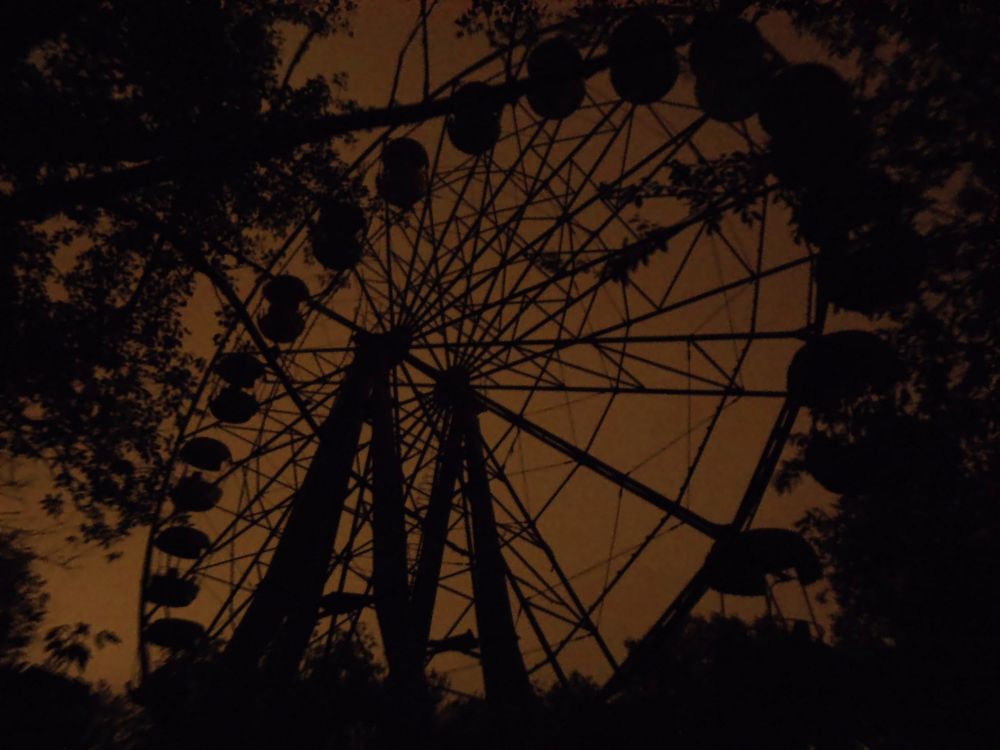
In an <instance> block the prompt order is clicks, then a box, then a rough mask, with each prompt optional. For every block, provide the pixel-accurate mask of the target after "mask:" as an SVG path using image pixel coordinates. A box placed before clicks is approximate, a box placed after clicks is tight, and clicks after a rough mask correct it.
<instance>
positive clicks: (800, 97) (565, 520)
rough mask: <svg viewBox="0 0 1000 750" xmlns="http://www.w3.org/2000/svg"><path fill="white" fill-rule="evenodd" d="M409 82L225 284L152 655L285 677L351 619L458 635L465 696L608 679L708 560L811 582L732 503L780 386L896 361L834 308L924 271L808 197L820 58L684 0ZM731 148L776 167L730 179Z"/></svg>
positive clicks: (636, 658) (806, 551) (522, 696)
mask: <svg viewBox="0 0 1000 750" xmlns="http://www.w3.org/2000/svg"><path fill="white" fill-rule="evenodd" d="M422 22H423V23H426V22H427V19H426V18H424V19H423V21H422ZM400 60H401V63H400V64H401V65H402V64H403V61H404V60H405V58H404V57H403V56H401V58H400ZM692 83H693V86H692ZM428 101H429V102H431V103H435V102H445V105H444V106H443V107H442V112H445V113H446V114H445V116H444V117H437V118H432V119H429V120H426V121H424V122H419V123H416V124H414V125H412V126H397V127H394V128H390V129H387V130H384V131H382V132H380V133H378V134H377V135H376V136H375V137H374V138H373V139H372V140H371V142H370V144H369V145H368V147H367V148H364V149H362V150H361V152H360V155H359V156H358V158H357V161H356V163H355V165H354V167H353V169H352V171H351V172H350V173H348V174H347V175H345V177H344V180H343V183H342V184H340V185H338V186H335V187H333V188H331V190H330V193H329V194H327V195H322V196H317V200H316V204H315V206H313V207H312V208H311V210H310V212H309V215H308V219H307V220H306V221H304V222H303V224H302V226H301V227H300V228H299V231H298V232H296V233H295V234H294V235H293V236H292V237H289V238H288V239H287V241H285V242H284V243H283V244H282V245H281V248H280V250H279V251H278V252H276V253H275V254H274V257H273V258H272V260H271V262H270V263H269V264H266V265H262V264H251V265H250V270H252V271H253V274H254V277H255V278H254V280H253V282H252V283H251V284H250V285H248V287H247V289H245V290H242V291H237V290H236V289H234V288H233V287H232V286H226V285H227V284H228V282H227V281H226V280H225V279H221V280H219V284H220V286H222V287H225V290H226V291H225V296H226V299H227V303H228V305H229V306H230V308H231V312H233V313H234V314H233V316H232V319H233V321H234V322H233V323H232V325H231V326H230V328H229V330H228V332H227V333H226V335H225V336H224V337H223V339H222V342H221V344H220V347H219V350H218V352H217V354H216V356H215V357H214V359H213V361H212V363H211V365H210V367H209V368H208V371H207V372H206V375H205V378H204V381H203V383H202V387H201V389H200V392H199V396H198V398H197V399H196V402H195V403H194V404H192V408H191V412H190V415H189V418H188V419H187V421H186V422H185V425H184V428H183V431H182V435H181V436H180V437H179V439H178V442H177V446H178V447H177V453H176V462H175V463H176V470H175V475H174V476H173V478H172V482H171V485H170V486H169V487H167V488H166V489H165V493H164V495H165V499H164V502H163V503H162V507H161V512H160V517H159V521H158V522H157V523H156V525H155V527H154V528H153V530H152V533H151V535H150V541H149V547H148V552H147V557H146V565H145V570H144V574H143V576H144V580H143V591H144V601H143V605H142V612H141V618H140V619H141V628H142V643H141V657H142V658H141V661H142V665H143V670H144V674H149V673H151V672H153V671H155V669H156V667H157V664H158V663H159V662H160V661H161V660H162V659H163V658H164V657H165V656H168V655H170V654H172V653H176V652H178V651H181V652H183V651H190V650H193V649H195V650H196V649H210V650H213V651H214V652H217V653H219V655H220V658H221V660H222V661H223V662H224V663H225V664H228V665H229V666H230V667H231V668H232V669H234V670H237V671H238V670H241V669H250V668H260V667H262V666H263V667H264V668H267V669H270V670H274V671H275V672H277V673H284V674H294V673H295V672H296V671H297V670H298V669H299V667H300V664H301V662H302V660H303V658H304V656H305V655H306V654H307V653H308V652H310V651H313V652H314V651H315V650H317V649H322V648H324V645H328V644H330V643H331V642H332V640H333V639H334V638H336V637H344V636H343V634H344V633H347V634H349V635H348V636H347V637H350V634H355V633H356V632H357V631H358V629H359V628H360V627H364V626H366V627H368V628H371V629H373V630H374V631H376V632H377V634H378V642H379V644H380V646H379V648H380V652H381V654H382V655H383V656H384V659H385V661H386V663H387V665H388V668H389V675H390V679H391V680H392V681H394V682H396V683H397V684H400V685H404V686H407V687H411V688H417V689H419V687H420V686H421V685H422V684H424V681H425V679H426V677H425V673H426V671H427V670H428V668H430V669H434V670H436V671H444V672H448V671H449V670H461V669H463V668H465V667H467V666H469V665H474V666H478V667H479V671H480V672H481V682H476V681H472V682H471V683H469V684H468V685H464V684H463V686H459V685H458V681H457V680H456V681H453V686H458V687H462V688H463V689H465V690H468V691H477V690H480V689H482V690H483V691H484V692H485V695H486V698H487V700H488V701H490V702H491V703H496V704H517V703H520V702H523V701H525V700H527V699H528V697H529V696H530V695H531V693H532V680H533V679H535V680H540V681H545V680H565V679H567V674H568V673H569V671H570V670H572V669H580V670H582V671H587V672H589V673H591V674H592V675H594V676H596V677H597V678H598V679H600V680H602V681H603V682H604V684H605V691H606V693H608V694H611V693H614V692H615V691H616V690H618V689H620V687H621V686H622V685H624V684H625V683H626V682H627V681H628V680H629V679H630V678H631V677H632V676H633V675H634V674H635V673H636V671H637V670H638V669H639V668H640V667H641V664H642V663H643V661H644V658H643V657H644V656H645V655H646V654H648V653H649V650H650V649H655V648H657V644H659V643H661V642H662V640H663V639H664V638H667V637H669V634H670V632H671V630H672V629H673V628H674V627H675V626H676V624H677V623H679V622H681V621H682V620H683V618H684V617H686V616H687V615H688V614H689V613H690V612H691V610H692V608H693V607H694V606H695V605H696V604H697V603H698V602H699V600H700V599H701V598H702V597H703V595H704V594H705V592H706V591H707V590H708V589H710V588H711V589H714V590H716V591H718V592H719V593H720V594H723V595H737V596H755V597H762V598H764V599H766V600H767V601H768V602H769V607H770V603H772V602H774V601H775V600H774V598H773V596H774V595H773V588H774V586H775V583H777V582H781V581H789V580H793V581H798V582H799V584H801V585H802V587H803V588H802V591H803V594H804V592H805V588H804V587H805V585H807V584H810V583H813V582H815V581H816V580H818V579H819V578H820V569H819V564H818V562H817V560H816V557H815V554H814V553H813V552H812V550H811V548H810V547H809V545H808V544H806V543H805V542H804V541H803V540H802V539H801V538H800V537H798V536H797V535H795V534H794V533H793V532H790V531H785V530H779V529H750V526H751V523H752V522H753V520H754V517H755V513H756V510H757V508H758V506H759V504H760V502H761V500H762V498H763V496H764V492H765V489H766V488H767V486H768V484H769V482H770V479H771V476H772V474H773V472H774V469H775V467H776V465H777V463H778V461H779V459H780V455H781V452H782V449H783V447H784V445H785V442H786V439H787V437H788V435H789V434H790V431H791V430H792V428H793V424H794V423H795V421H796V418H797V417H798V416H799V413H800V411H801V410H802V408H803V407H805V408H809V409H822V408H823V406H824V404H825V403H826V402H828V401H829V400H831V399H833V400H836V399H843V398H850V397H853V396H855V395H857V394H861V393H866V392H871V391H873V390H879V389H882V390H885V389H887V388H890V387H891V385H892V382H893V377H894V367H893V357H892V353H891V351H888V350H887V349H886V348H885V345H884V344H882V342H881V341H880V340H879V339H877V338H875V337H874V336H872V335H870V334H867V333H862V332H857V331H850V332H840V333H836V334H827V335H824V334H823V325H824V320H825V318H826V310H827V307H828V305H830V304H834V305H837V306H839V307H843V308H847V309H852V310H860V311H863V312H865V311H869V310H870V309H872V308H873V307H877V306H878V305H880V304H884V303H887V302H889V301H891V300H893V299H896V298H898V297H899V296H900V295H905V294H906V293H907V291H908V290H909V289H910V288H911V287H912V285H913V283H914V279H915V278H917V276H918V275H919V271H920V269H919V267H916V266H914V268H912V269H911V268H908V267H905V266H901V265H900V264H899V263H895V262H894V261H892V259H887V258H885V257H881V256H878V255H877V252H878V250H879V248H873V247H872V246H871V243H868V244H867V245H866V243H865V242H864V238H865V236H867V235H866V232H867V233H870V232H872V231H874V230H872V229H871V227H870V226H869V223H870V222H868V220H867V219H865V218H864V217H860V216H859V217H857V220H856V221H855V223H854V224H853V225H847V226H839V225H838V226H837V227H836V228H835V230H834V229H832V228H831V226H830V224H831V221H830V219H829V217H826V218H824V215H823V210H822V206H823V205H824V203H823V190H824V189H827V188H829V189H834V188H830V187H829V186H835V185H836V186H841V187H840V189H842V184H843V179H846V177H844V175H845V174H846V173H847V172H849V171H850V170H851V169H852V167H851V165H852V164H854V163H856V162H857V161H858V154H859V153H860V149H861V148H862V146H861V145H860V144H861V143H862V141H863V128H860V126H859V125H858V124H857V122H858V121H857V117H856V114H855V112H854V108H853V103H852V100H851V97H850V92H849V89H848V87H847V86H846V84H844V82H843V81H842V80H841V79H840V78H839V77H838V76H837V75H836V74H835V73H833V72H832V71H831V70H829V69H827V68H825V67H822V66H820V65H814V64H810V65H788V64H787V63H786V62H785V61H784V60H783V59H782V58H781V56H780V55H779V54H778V53H777V52H776V51H775V50H774V49H773V48H772V47H771V46H770V45H769V44H768V43H767V42H766V41H765V39H764V38H763V37H762V36H761V34H760V32H759V31H758V30H757V28H756V27H755V26H754V25H753V24H752V23H750V22H749V21H746V20H743V19H742V18H738V17H734V16H732V17H726V16H707V17H699V16H696V15H693V14H692V13H689V12H687V11H684V10H683V9H681V8H680V7H679V6H678V7H673V8H672V10H670V11H669V12H667V11H664V10H661V11H652V10H648V9H647V10H644V11H635V12H630V13H622V14H621V15H618V16H616V17H615V18H613V19H611V20H609V21H606V22H605V23H601V24H583V23H580V22H567V23H563V24H561V25H559V26H557V27H554V28H551V29H547V30H544V32H543V33H542V34H541V35H540V36H539V37H538V38H537V39H536V40H533V42H532V43H531V44H513V45H512V46H511V47H510V48H509V49H503V50H500V51H499V52H497V53H495V54H493V55H490V56H487V57H486V58H484V59H483V60H482V61H480V62H479V63H477V64H476V65H474V66H471V68H470V69H469V70H467V71H466V72H464V73H463V74H461V75H459V76H458V77H456V78H455V79H453V80H450V81H448V82H447V83H446V84H445V85H443V86H441V87H440V88H439V89H438V90H437V91H431V92H430V93H429V98H428ZM753 118H759V125H758V124H757V122H758V120H756V119H753ZM751 120H752V121H751ZM736 151H742V152H744V153H747V154H750V155H755V156H756V157H758V159H757V162H756V163H759V164H765V165H767V166H768V169H767V170H762V171H759V173H754V172H753V171H752V170H751V171H747V172H746V173H744V174H742V176H741V177H740V179H741V180H742V183H741V185H740V187H739V189H733V188H732V186H731V185H727V183H726V178H727V175H725V174H722V170H723V169H724V168H727V167H729V166H731V163H730V162H728V161H726V159H725V158H722V157H724V155H725V154H727V153H732V152H736ZM699 170H700V178H701V179H702V180H703V181H704V182H705V183H706V184H712V185H715V186H716V188H717V190H716V192H715V194H713V195H710V196H708V197H707V198H705V197H703V196H702V197H701V198H700V202H699V196H698V195H696V190H695V189H694V188H691V189H690V190H688V191H687V192H685V191H683V190H681V188H680V187H679V186H681V185H682V183H683V178H684V176H685V175H691V174H692V173H694V172H698V171H699ZM712 170H716V172H713V171H712ZM373 178H374V179H373ZM824 181H825V182H824ZM820 183H822V184H820ZM788 186H791V187H792V188H794V189H795V190H797V191H799V193H802V194H805V195H807V196H808V197H810V198H811V199H812V200H813V203H812V204H810V205H807V204H806V203H805V199H804V202H803V204H802V205H800V206H795V207H794V208H795V220H796V221H797V222H798V224H799V229H800V233H801V235H803V237H804V238H805V240H808V241H807V242H806V241H803V242H802V243H800V244H795V243H793V242H791V241H790V239H789V234H790V232H789V230H788V228H787V224H788V216H787V212H786V213H785V215H784V216H782V211H781V210H780V209H779V208H778V207H776V203H775V201H774V200H773V198H774V196H775V195H776V194H777V193H778V192H779V191H780V190H782V189H785V188H786V187H788ZM817 206H819V208H817ZM838 217H839V218H840V221H841V223H843V221H844V220H843V212H838ZM806 219H808V221H806ZM824 222H825V223H824ZM866 222H868V223H866ZM831 235H833V236H834V240H830V239H829V238H830V236H831ZM911 265H913V264H911ZM880 274H881V276H880ZM859 278H863V279H864V280H865V281H864V284H863V285H859V284H858V283H853V284H852V283H851V281H852V279H853V280H857V279H859ZM741 410H742V411H741ZM735 415H741V416H735ZM750 421H754V422H755V423H756V424H758V425H761V424H766V425H767V426H765V427H761V428H756V429H751V428H748V427H747V424H748V423H749V422H750ZM675 428H681V429H675ZM671 430H673V432H671ZM668 433H669V434H668ZM674 433H679V435H680V438H679V439H673V438H674ZM667 438H670V439H669V440H668V439H667ZM657 441H659V442H658V443H657ZM814 454H815V455H820V454H819V453H818V452H816V451H814ZM823 455H824V456H826V458H827V459H829V460H833V461H835V460H837V456H841V457H842V456H843V455H844V454H843V451H841V453H839V454H838V453H837V452H836V451H832V452H831V451H830V450H827V451H826V453H825V454H823ZM519 483H520V486H518V484H519ZM696 483H699V486H704V487H705V488H706V490H705V491H704V492H703V493H702V494H701V495H700V496H699V498H698V499H695V497H694V491H693V487H694V486H695V484H696ZM737 484H739V485H740V487H741V489H740V490H738V491H734V490H733V487H734V486H736V485H737ZM668 488H669V490H668ZM705 495H714V496H715V499H714V500H705V499H703V498H704V497H705ZM724 495H725V496H724ZM673 532H676V533H673ZM674 537H677V538H682V537H683V539H684V540H686V541H683V543H682V542H681V541H677V542H676V543H675V544H674V545H672V546H670V545H666V544H664V540H668V541H669V540H671V539H673V538H674ZM685 545H686V546H685ZM666 578H669V579H670V580H671V581H673V582H674V584H673V585H674V588H673V590H671V587H670V585H668V584H667V583H666V582H665V579H666ZM805 602H806V605H807V606H808V604H809V597H808V596H805ZM616 607H620V608H623V610H627V611H628V613H629V614H628V615H627V616H626V617H622V618H617V619H616V618H615V617H614V616H613V614H611V613H610V610H613V609H614V608H616ZM606 610H609V611H606ZM809 611H810V613H811V609H810V610H809ZM626 637H628V638H632V639H634V640H636V643H635V644H634V646H633V647H632V648H631V649H630V650H628V651H627V652H626V650H625V648H624V641H625V639H626Z"/></svg>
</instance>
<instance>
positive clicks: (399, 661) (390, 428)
mask: <svg viewBox="0 0 1000 750" xmlns="http://www.w3.org/2000/svg"><path fill="white" fill-rule="evenodd" d="M375 357H376V358H377V359H378V360H379V363H378V366H377V367H376V372H375V377H374V381H373V384H372V395H371V403H370V411H371V425H372V440H371V448H370V450H371V452H372V539H373V567H372V589H373V593H374V596H375V615H376V618H377V619H378V625H379V631H380V632H381V634H382V646H383V648H384V649H385V657H386V661H387V662H388V663H389V679H390V680H391V681H392V683H393V684H394V685H395V686H396V687H399V688H402V689H404V690H414V689H419V688H420V687H421V686H422V685H423V682H424V681H423V652H422V651H417V650H416V649H415V648H414V646H415V645H416V644H415V642H414V639H413V638H412V637H411V629H412V624H411V618H410V616H409V593H410V592H409V577H408V573H407V560H406V557H407V556H406V524H405V510H406V508H405V498H404V497H403V469H402V465H401V462H400V457H399V447H398V440H397V439H396V431H395V429H394V420H393V415H392V394H391V392H390V387H389V368H390V365H389V363H388V361H387V360H386V357H385V355H384V353H381V352H379V353H376V354H375Z"/></svg>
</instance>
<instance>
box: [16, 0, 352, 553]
mask: <svg viewBox="0 0 1000 750" xmlns="http://www.w3.org/2000/svg"><path fill="white" fill-rule="evenodd" d="M351 6H352V3H350V2H344V3H339V2H333V3H329V4H322V7H317V6H316V4H315V3H311V2H295V1H293V0H289V1H288V2H278V3H274V2H232V3H219V2H207V3H202V2H181V3H175V2H129V1H123V2H114V3H111V2H101V1H99V0H93V1H91V2H59V1H57V0H52V1H51V2H45V3H37V4H32V5H31V6H30V7H28V6H24V7H23V8H22V7H18V8H17V9H16V10H14V9H13V6H11V8H10V9H7V10H5V18H4V34H5V38H8V39H9V41H10V43H9V44H7V45H5V46H4V60H3V66H2V70H0V77H2V81H3V86H2V89H3V91H4V97H5V101H4V108H5V112H6V113H7V114H6V115H5V117H4V120H3V125H2V126H0V142H2V144H3V145H2V146H0V187H2V188H3V191H4V193H5V195H6V196H7V198H9V197H10V196H18V195H24V194H29V195H30V194H31V192H32V191H33V190H35V191H37V190H43V189H45V188H46V187H47V186H51V185H53V184H60V183H62V182H65V181H66V180H84V179H89V178H101V177H102V176H104V175H107V174H109V173H111V172H113V171H116V170H122V169H129V168H131V167H133V166H135V165H142V164H147V163H158V160H163V159H166V160H170V161H171V163H174V164H176V165H179V167H178V169H177V170H175V171H174V172H173V173H172V174H171V177H170V179H169V180H166V181H163V182H159V183H155V184H150V185H147V186H146V187H144V188H143V189H141V190H136V191H117V192H114V191H111V192H105V193H103V194H102V193H101V191H99V190H96V189H94V190H93V191H92V193H91V195H90V198H91V199H89V200H83V201H76V202H74V201H71V202H69V203H67V204H65V205H62V206H61V207H60V208H61V211H57V212H56V213H55V214H53V212H52V210H51V209H50V208H46V207H45V206H44V205H42V206H39V207H38V210H37V211H36V212H35V215H34V216H32V215H31V212H28V215H26V216H25V215H20V216H11V215H9V214H7V213H5V214H4V219H3V220H2V221H0V237H2V242H3V245H4V252H3V259H2V261H0V289H2V292H3V293H2V294H0V299H2V301H0V319H2V320H3V323H2V328H0V345H2V349H3V351H4V359H3V365H2V382H3V388H4V398H3V399H2V405H0V451H3V452H4V453H6V454H8V455H12V456H14V457H29V458H33V459H43V460H45V461H47V462H48V463H49V464H50V465H51V466H52V467H53V472H52V475H53V479H54V480H55V483H56V486H57V488H58V492H56V493H54V494H53V495H52V496H51V497H49V498H48V499H47V501H46V503H47V507H48V509H49V510H51V511H53V512H57V511H58V510H59V509H60V508H61V507H62V506H63V504H64V503H65V502H67V501H71V502H73V503H74V504H75V506H76V507H77V508H78V509H79V510H80V511H82V513H83V516H84V519H85V521H84V532H85V534H86V536H88V537H89V538H94V539H98V540H101V541H108V540H110V539H113V538H115V537H116V536H118V535H120V534H122V533H124V532H125V531H127V529H128V528H130V527H131V526H132V525H133V524H135V523H136V522H141V521H143V520H145V519H146V518H148V513H149V511H150V508H151V507H152V499H153V497H154V491H155V488H156V486H157V482H158V477H157V473H156V472H157V470H158V469H159V468H160V467H162V465H163V460H164V459H163V456H164V454H165V449H166V447H167V445H168V439H169V438H168V435H169V431H170V426H171V423H172V421H173V420H174V419H175V418H176V416H177V415H178V414H179V413H180V412H181V410H182V407H183V405H184V404H185V402H186V401H187V399H188V397H189V395H190V392H191V388H192V384H193V382H194V380H193V373H194V372H195V370H196V368H197V367H198V366H199V364H200V363H199V362H198V361H197V360H196V359H195V358H194V357H193V356H191V355H190V354H189V353H187V352H186V351H185V350H184V348H183V341H184V337H185V331H184V328H183V324H182V322H181V321H182V316H183V313H184V309H185V306H186V304H187V301H188V299H189V298H190V295H191V294H192V292H193V290H194V288H195V285H196V273H197V272H198V271H199V270H200V271H203V272H205V271H208V272H209V273H211V274H213V277H214V278H215V279H216V280H217V281H218V280H222V279H225V277H226V274H227V273H229V272H230V271H232V270H233V269H234V268H236V267H238V266H239V261H238V260H237V259H240V258H242V259H246V258H259V257H260V253H261V252H262V251H261V250H259V249H258V247H257V246H256V245H255V243H254V242H252V241H251V238H252V236H253V235H254V233H257V232H265V231H269V232H275V231H281V230H284V229H287V228H288V227H289V226H290V225H292V224H294V223H296V222H298V221H301V220H302V219H303V218H304V216H305V213H304V212H305V211H306V210H307V209H306V205H307V201H306V200H305V199H306V198H307V197H308V196H311V195H313V194H322V193H325V192H329V191H331V190H337V189H339V186H340V179H339V178H340V172H341V166H340V162H339V161H338V159H337V157H336V153H335V151H334V150H333V147H332V145H331V144H330V143H327V142H323V143H315V144H306V145H303V146H301V147H298V148H289V149H286V150H284V151H282V152H281V153H279V154H277V155H275V156H273V157H272V158H266V159H262V160H260V161H246V160H244V159H242V157H241V156H240V153H241V150H243V149H244V148H246V147H247V144H246V142H245V139H246V138H247V137H251V138H252V137H253V134H254V133H255V132H257V131H258V130H259V129H260V128H262V127H264V125H265V123H266V124H269V125H271V124H274V123H277V122H279V121H286V120H289V119H298V118H315V117H318V116H320V115H322V114H324V113H329V112H333V111H336V110H337V109H339V108H341V107H343V106H344V104H343V103H342V102H340V101H339V100H337V99H336V96H337V88H336V80H337V79H336V77H335V76H332V79H331V81H324V80H322V79H319V78H317V79H313V80H310V81H307V82H306V83H305V84H303V85H301V86H296V87H293V86H290V85H288V84H287V82H286V80H285V78H287V74H286V76H285V77H283V76H282V71H281V70H280V69H279V62H280V61H279V48H280V45H281V44H282V43H283V37H282V33H281V31H279V29H285V30H287V29H289V28H292V29H293V31H294V29H295V28H296V27H298V28H304V29H305V30H306V33H307V36H308V37H309V38H314V37H318V36H324V35H328V34H330V33H333V31H335V30H337V29H339V28H343V26H344V24H345V22H346V21H345V18H346V15H345V14H346V12H347V11H348V10H350V8H351ZM151 160H152V162H151ZM293 174H294V176H295V178H294V179H292V178H291V176H292V175H293ZM5 200H6V199H5ZM157 222H161V223H162V222H168V223H169V224H170V226H172V227H177V228H183V231H184V232H191V233H194V234H196V235H197V236H198V237H209V238H212V240H213V241H214V242H213V244H212V245H211V246H204V245H203V244H202V242H201V241H192V242H191V243H190V244H189V245H188V246H187V247H186V248H185V250H184V251H183V252H182V251H181V250H180V249H179V248H178V247H177V246H176V245H175V244H174V243H173V242H172V241H171V240H169V239H168V238H167V237H165V236H164V235H163V234H162V233H161V232H160V231H159V227H161V226H162V224H161V223H157Z"/></svg>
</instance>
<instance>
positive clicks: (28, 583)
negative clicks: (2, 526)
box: [0, 530, 48, 664]
mask: <svg viewBox="0 0 1000 750" xmlns="http://www.w3.org/2000/svg"><path fill="white" fill-rule="evenodd" d="M33 560H34V555H33V554H32V553H31V552H30V550H28V548H27V547H26V546H25V544H24V542H23V540H22V539H21V536H20V535H19V534H18V533H16V532H14V531H3V530H0V664H9V663H12V662H17V661H19V660H20V659H21V658H22V656H23V655H24V649H25V647H26V646H27V645H28V644H29V643H30V642H31V639H32V637H33V636H34V634H35V630H36V628H37V627H38V624H39V623H40V622H41V621H42V617H43V616H44V615H45V604H46V601H47V599H48V597H47V596H46V594H45V593H44V591H43V587H44V585H45V582H44V581H43V580H42V579H41V577H40V576H39V575H38V574H36V573H35V572H34V571H33V570H32V568H31V564H32V561H33Z"/></svg>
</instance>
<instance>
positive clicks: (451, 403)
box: [434, 365, 472, 409]
mask: <svg viewBox="0 0 1000 750" xmlns="http://www.w3.org/2000/svg"><path fill="white" fill-rule="evenodd" d="M471 396H472V381H471V378H470V376H469V371H468V370H467V369H466V368H464V367H461V366H458V365H456V366H454V367H449V368H448V369H447V370H442V371H441V372H440V373H438V376H437V382H436V383H435V384H434V399H435V400H436V401H437V402H438V403H439V404H441V405H442V406H445V407H449V408H452V409H454V408H456V407H459V406H464V405H466V404H468V403H469V401H470V400H471Z"/></svg>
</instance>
